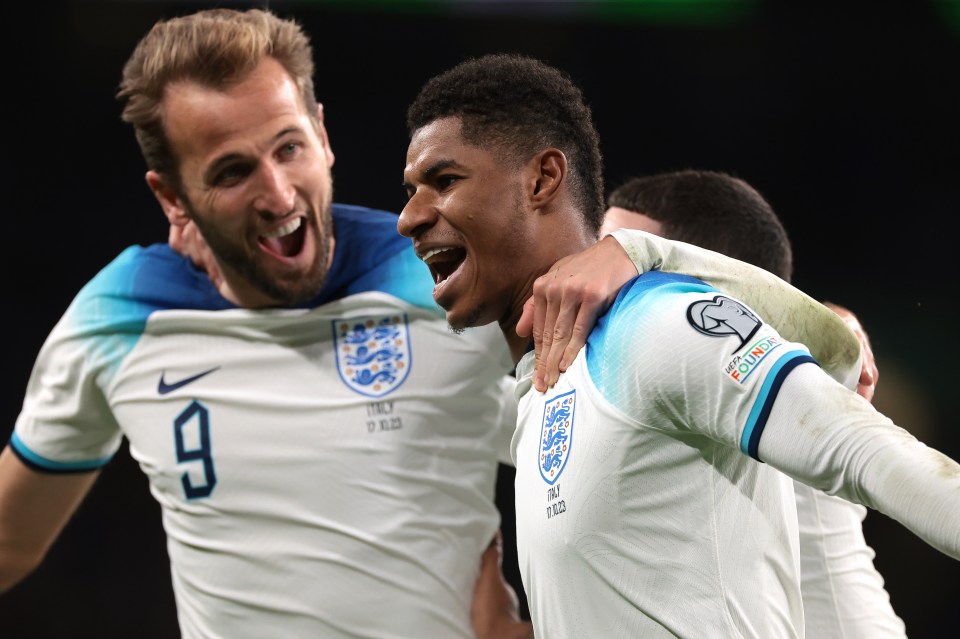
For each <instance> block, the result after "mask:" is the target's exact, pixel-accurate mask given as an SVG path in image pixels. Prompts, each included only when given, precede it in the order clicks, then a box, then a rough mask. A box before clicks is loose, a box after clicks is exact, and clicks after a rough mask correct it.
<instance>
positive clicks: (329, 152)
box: [317, 102, 336, 168]
mask: <svg viewBox="0 0 960 639" xmlns="http://www.w3.org/2000/svg"><path fill="white" fill-rule="evenodd" d="M317 135H319V136H320V142H321V143H322V144H323V152H324V153H325V154H326V156H327V168H331V167H332V166H333V162H334V160H336V157H334V155H333V147H332V146H330V138H329V137H328V136H327V128H326V127H325V126H324V125H323V105H322V104H320V103H319V102H318V103H317Z"/></svg>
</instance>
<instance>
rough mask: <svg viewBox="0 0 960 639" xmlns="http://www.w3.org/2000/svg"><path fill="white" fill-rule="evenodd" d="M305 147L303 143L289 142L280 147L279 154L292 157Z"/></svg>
mask: <svg viewBox="0 0 960 639" xmlns="http://www.w3.org/2000/svg"><path fill="white" fill-rule="evenodd" d="M302 148H303V145H302V144H300V143H299V142H287V143H286V144H284V145H283V146H281V147H280V150H279V152H278V153H279V155H280V157H284V158H292V157H294V156H296V155H297V153H299V152H300V149H302Z"/></svg>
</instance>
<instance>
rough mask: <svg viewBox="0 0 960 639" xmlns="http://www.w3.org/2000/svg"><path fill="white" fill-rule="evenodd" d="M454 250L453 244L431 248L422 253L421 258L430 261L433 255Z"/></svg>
mask: <svg viewBox="0 0 960 639" xmlns="http://www.w3.org/2000/svg"><path fill="white" fill-rule="evenodd" d="M452 250H454V248H453V247H452V246H447V247H443V248H435V249H430V250H429V251H426V252H425V253H422V254H421V255H420V259H421V260H423V261H424V262H427V263H429V260H430V258H431V257H433V256H434V255H439V254H440V253H445V252H446V251H452Z"/></svg>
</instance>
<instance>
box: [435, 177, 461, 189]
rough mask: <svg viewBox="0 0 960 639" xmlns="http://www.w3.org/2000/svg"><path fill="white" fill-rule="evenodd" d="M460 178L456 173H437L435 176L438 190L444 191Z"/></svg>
mask: <svg viewBox="0 0 960 639" xmlns="http://www.w3.org/2000/svg"><path fill="white" fill-rule="evenodd" d="M459 179H460V178H459V177H457V176H456V175H438V176H437V189H439V190H440V191H446V190H447V189H448V188H450V187H451V186H453V183H454V182H456V181H457V180H459Z"/></svg>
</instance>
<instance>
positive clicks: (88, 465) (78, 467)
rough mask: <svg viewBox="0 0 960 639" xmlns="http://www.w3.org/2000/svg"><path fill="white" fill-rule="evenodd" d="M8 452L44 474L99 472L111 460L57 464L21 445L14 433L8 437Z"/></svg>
mask: <svg viewBox="0 0 960 639" xmlns="http://www.w3.org/2000/svg"><path fill="white" fill-rule="evenodd" d="M10 450H12V451H13V454H14V455H16V456H17V457H18V458H19V459H20V461H22V462H23V463H24V464H26V465H27V466H29V467H30V468H32V469H34V470H38V471H40V472H46V473H84V472H89V471H91V470H99V469H100V468H103V467H104V466H106V465H107V463H108V462H109V461H110V460H111V459H113V456H112V455H111V456H110V457H101V458H100V459H90V460H86V461H75V462H58V461H54V460H52V459H47V458H46V457H43V456H41V455H38V454H36V453H35V452H33V451H32V450H30V449H29V448H27V445H26V444H24V443H23V440H22V439H20V438H19V437H18V436H17V434H16V433H14V434H13V435H12V436H11V437H10Z"/></svg>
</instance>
